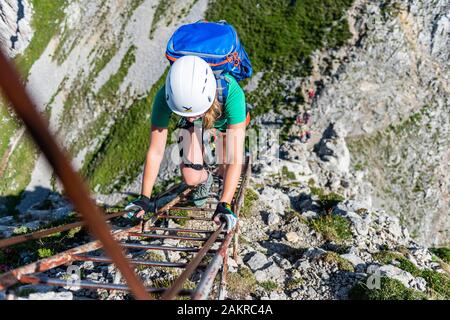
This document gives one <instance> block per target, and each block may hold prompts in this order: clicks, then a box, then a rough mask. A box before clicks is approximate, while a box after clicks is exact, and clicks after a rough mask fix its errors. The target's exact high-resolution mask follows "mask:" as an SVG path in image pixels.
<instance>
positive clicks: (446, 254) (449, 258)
mask: <svg viewBox="0 0 450 320" xmlns="http://www.w3.org/2000/svg"><path fill="white" fill-rule="evenodd" d="M430 251H431V252H433V253H434V254H435V255H436V256H438V257H439V258H440V259H442V260H443V261H444V262H446V263H450V249H449V248H445V247H441V248H431V249H430Z"/></svg>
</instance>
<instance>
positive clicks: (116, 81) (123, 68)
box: [98, 45, 137, 102]
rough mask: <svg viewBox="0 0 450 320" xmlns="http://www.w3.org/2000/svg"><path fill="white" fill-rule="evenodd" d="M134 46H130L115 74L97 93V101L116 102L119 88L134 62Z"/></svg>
mask: <svg viewBox="0 0 450 320" xmlns="http://www.w3.org/2000/svg"><path fill="white" fill-rule="evenodd" d="M136 49H137V48H136V46H134V45H132V46H130V48H128V51H127V52H126V54H125V56H124V57H123V59H122V62H121V63H120V67H119V70H118V71H117V73H115V74H114V75H112V76H111V77H110V78H109V80H108V81H107V82H106V83H105V84H104V85H103V86H102V87H101V88H100V90H99V92H98V98H99V99H105V100H107V101H109V102H113V101H117V100H118V98H119V96H118V93H119V87H120V85H121V84H122V82H123V80H124V79H125V77H126V76H127V74H128V69H130V67H131V66H132V65H133V64H134V63H135V62H136V56H135V52H136Z"/></svg>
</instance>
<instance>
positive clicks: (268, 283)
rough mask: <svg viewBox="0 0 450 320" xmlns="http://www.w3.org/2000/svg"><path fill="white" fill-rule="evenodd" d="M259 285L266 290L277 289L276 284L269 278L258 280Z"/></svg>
mask: <svg viewBox="0 0 450 320" xmlns="http://www.w3.org/2000/svg"><path fill="white" fill-rule="evenodd" d="M259 285H260V286H261V287H262V288H263V289H264V290H266V291H274V290H277V289H278V284H277V283H276V282H274V281H271V280H268V281H263V282H260V283H259Z"/></svg>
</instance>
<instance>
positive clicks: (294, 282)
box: [286, 277, 305, 290]
mask: <svg viewBox="0 0 450 320" xmlns="http://www.w3.org/2000/svg"><path fill="white" fill-rule="evenodd" d="M304 282H305V281H304V280H303V279H302V278H296V277H293V278H290V279H289V280H288V281H287V282H286V289H287V290H296V289H298V287H299V286H301V285H302V284H303V283H304Z"/></svg>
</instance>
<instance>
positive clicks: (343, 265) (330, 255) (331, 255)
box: [321, 251, 355, 272]
mask: <svg viewBox="0 0 450 320" xmlns="http://www.w3.org/2000/svg"><path fill="white" fill-rule="evenodd" d="M321 259H322V260H323V261H325V262H326V263H334V264H336V265H337V266H338V268H339V270H342V271H348V272H355V268H354V267H353V265H352V264H351V263H350V262H349V261H347V260H346V259H344V258H342V257H341V256H340V255H339V254H337V253H336V252H331V251H327V253H325V254H324V255H323V256H321Z"/></svg>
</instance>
